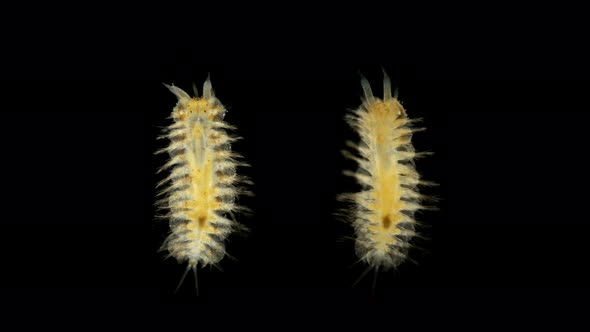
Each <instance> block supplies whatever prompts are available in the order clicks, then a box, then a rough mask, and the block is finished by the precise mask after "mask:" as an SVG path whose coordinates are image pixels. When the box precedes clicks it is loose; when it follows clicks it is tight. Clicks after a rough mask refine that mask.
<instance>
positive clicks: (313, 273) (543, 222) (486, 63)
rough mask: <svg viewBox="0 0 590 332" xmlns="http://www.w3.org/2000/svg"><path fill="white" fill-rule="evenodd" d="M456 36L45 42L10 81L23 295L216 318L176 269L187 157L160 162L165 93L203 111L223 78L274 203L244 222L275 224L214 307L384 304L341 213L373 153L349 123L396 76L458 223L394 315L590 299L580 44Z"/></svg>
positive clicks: (241, 255) (229, 277)
mask: <svg viewBox="0 0 590 332" xmlns="http://www.w3.org/2000/svg"><path fill="white" fill-rule="evenodd" d="M256 31H258V30H256ZM453 32H456V31H455V30H452V31H450V32H448V35H447V33H441V32H439V34H437V35H434V36H432V37H431V38H430V39H428V40H424V39H420V38H415V39H411V38H408V40H409V41H408V40H405V39H404V40H402V39H400V40H399V41H398V42H394V41H391V42H387V41H384V40H380V39H379V38H374V39H373V38H372V37H370V36H363V35H362V34H360V33H358V34H355V35H351V36H350V38H348V37H346V38H345V37H340V39H336V38H332V35H331V34H330V33H329V32H326V33H324V34H322V35H320V36H315V38H314V39H312V40H310V39H307V40H304V39H302V38H298V36H297V34H290V33H286V35H280V36H279V37H276V36H275V37H274V39H273V36H270V37H269V38H268V39H265V40H264V41H260V40H258V39H255V38H254V37H253V36H254V35H256V33H255V32H252V35H251V34H249V33H243V34H239V32H238V34H239V35H238V36H237V38H235V37H236V36H234V38H233V39H231V40H224V39H223V38H217V41H216V42H213V40H215V38H214V36H200V37H195V38H194V40H191V39H187V40H181V41H179V40H177V39H173V38H170V40H168V39H166V38H162V37H159V38H158V39H157V42H156V41H153V40H152V39H150V38H148V37H137V38H131V37H132V36H134V35H133V33H129V34H128V35H127V34H125V35H123V36H118V38H117V39H115V40H113V41H112V42H111V41H101V42H99V43H98V44H95V43H93V42H89V41H88V39H86V41H78V43H74V44H72V43H69V42H59V43H55V42H54V41H52V39H43V38H42V40H44V41H41V42H39V43H38V44H35V47H32V48H29V49H27V50H31V52H22V53H17V54H16V55H14V54H13V56H12V57H10V58H9V60H8V61H6V64H7V66H6V69H5V71H4V73H5V75H4V79H3V81H2V82H3V86H2V89H3V92H2V95H3V96H4V97H3V103H4V107H3V112H2V118H3V124H4V126H3V127H4V130H3V131H2V137H1V139H2V142H3V155H4V158H3V168H5V170H4V172H3V174H4V183H5V184H4V187H5V191H4V199H3V203H4V204H3V205H4V217H3V218H2V228H3V231H2V232H1V236H2V239H1V241H0V245H1V246H2V251H1V252H2V265H3V269H2V270H3V273H2V275H1V276H0V281H1V283H0V286H1V287H2V292H3V293H4V294H8V295H12V296H13V298H25V299H36V298H37V297H42V298H52V299H55V298H59V297H62V296H65V297H68V296H74V297H80V298H83V299H85V300H87V299H89V298H90V299H96V298H102V297H107V298H111V299H118V300H129V301H144V300H145V301H149V302H150V303H152V302H155V303H159V304H161V303H175V302H177V301H179V302H186V301H188V302H193V301H195V298H196V297H195V294H194V293H195V292H194V287H193V284H192V279H191V278H189V279H187V282H186V283H185V284H184V285H183V287H182V288H181V289H180V290H179V292H178V293H177V294H174V289H175V287H176V285H177V282H178V281H179V279H180V276H181V275H182V272H183V271H184V266H181V265H179V264H177V263H176V262H175V261H174V260H173V259H169V260H164V254H163V253H158V252H157V249H158V248H159V246H160V244H161V242H162V241H163V239H164V238H165V236H166V232H167V225H166V223H165V222H162V221H158V220H155V219H154V215H155V210H154V207H153V202H154V196H155V188H154V187H155V183H156V182H157V181H158V180H159V179H161V177H160V176H158V175H156V174H155V172H156V169H157V168H158V167H159V166H160V165H162V164H163V163H164V162H165V157H163V156H154V155H153V152H154V151H155V150H156V149H158V148H161V147H163V146H165V145H164V144H165V142H164V141H156V136H157V135H159V132H160V128H161V127H163V126H166V125H167V124H169V122H168V121H169V120H167V119H166V117H167V116H168V115H169V113H170V111H171V110H172V108H173V106H174V104H175V101H176V100H175V97H174V96H173V95H172V94H171V93H170V92H169V91H168V90H167V89H166V88H165V87H164V86H163V85H162V83H168V84H172V83H173V84H175V85H177V86H179V87H181V88H184V89H186V90H190V86H191V84H192V83H193V82H195V83H196V84H197V85H198V86H199V87H201V84H202V82H203V81H204V80H205V79H206V77H207V75H208V74H210V75H211V80H212V83H213V87H214V89H215V91H216V95H217V96H218V98H219V99H220V100H221V102H222V103H224V105H225V106H226V107H227V108H228V114H227V116H226V120H227V121H228V122H229V123H230V124H233V125H235V126H236V127H237V128H238V130H237V134H238V135H240V136H242V137H244V139H243V140H242V141H239V142H238V143H236V144H235V145H234V146H233V149H234V150H235V151H237V152H239V153H241V154H243V155H244V156H245V159H246V160H247V161H248V162H249V163H250V164H251V165H252V167H251V168H247V169H242V170H241V172H242V173H243V174H244V175H248V176H250V177H251V178H252V180H253V181H254V182H255V185H254V186H253V187H252V191H253V192H254V193H255V194H256V196H255V197H252V198H244V199H243V201H242V202H243V203H244V204H245V205H247V206H248V207H250V208H251V209H252V210H253V215H252V216H250V217H245V216H241V217H239V220H240V221H241V222H243V223H244V224H245V225H246V226H248V227H249V228H250V230H251V231H250V233H249V234H247V235H246V236H243V237H242V236H232V237H230V240H229V242H228V247H227V250H228V253H229V254H231V255H232V256H233V257H235V258H236V259H237V260H232V259H230V258H227V257H226V258H225V259H224V260H223V261H222V262H221V267H222V268H223V272H221V271H218V270H217V269H215V268H213V269H208V268H207V269H204V270H199V284H200V290H201V298H205V299H207V298H234V297H235V298H238V297H239V298H260V297H262V298H265V297H267V298H274V297H280V298H281V299H282V300H284V301H287V299H292V298H324V299H344V298H349V297H350V296H354V297H367V298H370V297H371V279H372V276H371V275H369V276H368V277H367V278H365V279H364V280H362V281H361V282H360V283H359V284H358V285H357V286H355V287H352V284H353V283H354V281H355V280H356V279H357V278H358V277H359V276H360V275H361V273H362V272H363V270H364V267H363V266H362V265H353V264H354V262H355V261H356V258H355V256H354V251H353V243H352V242H351V241H350V240H346V239H344V238H345V237H346V236H351V235H352V229H351V228H350V227H349V226H348V225H346V224H344V223H342V222H340V221H338V220H337V218H335V217H334V213H335V212H336V211H337V209H338V208H339V207H342V206H341V205H340V204H339V203H338V202H337V201H336V200H335V197H336V195H337V194H339V193H341V192H345V191H351V190H355V189H356V186H355V185H354V183H353V181H352V180H351V179H350V178H347V177H345V176H343V175H342V174H341V171H342V170H344V169H347V168H354V164H351V163H350V162H349V161H347V160H345V159H344V158H343V157H342V156H341V155H340V152H339V151H340V150H341V149H342V148H344V142H345V141H346V140H347V139H354V134H353V133H352V132H351V130H350V129H349V128H348V127H347V125H346V124H345V122H344V120H343V117H344V115H345V114H346V112H348V110H349V109H353V108H356V107H357V106H358V105H359V103H360V96H361V88H360V76H359V74H360V73H362V74H363V75H365V76H367V78H368V79H369V81H370V82H371V83H372V85H373V89H374V92H375V94H377V95H381V79H382V76H381V69H382V68H383V69H384V70H385V71H386V72H388V73H389V75H390V76H391V78H392V80H393V83H394V85H395V86H398V87H399V91H400V92H399V96H400V99H401V100H402V103H403V104H404V106H405V107H406V109H407V112H408V114H409V115H410V116H411V117H413V118H423V119H424V120H423V125H424V126H425V127H426V128H427V131H425V132H421V133H418V134H416V135H415V136H414V146H415V147H416V149H417V150H419V151H432V152H434V155H433V156H431V157H428V158H425V159H421V160H419V161H418V162H417V167H418V170H419V171H420V173H421V174H422V175H423V177H424V178H425V179H427V180H431V181H434V182H436V183H439V184H440V186H438V187H433V188H428V189H426V193H428V194H432V195H434V196H436V197H438V198H439V199H440V201H439V202H438V203H437V204H436V205H437V206H438V208H439V209H440V210H439V211H434V212H424V213H420V214H419V215H418V219H419V220H420V221H421V222H422V223H423V224H424V227H423V228H421V229H420V232H421V234H422V235H424V237H425V239H422V240H417V242H416V244H417V245H418V246H419V247H420V248H421V249H416V250H414V251H412V252H411V255H412V258H413V259H414V260H416V261H417V264H413V263H409V262H408V263H405V264H404V265H402V266H401V267H400V268H399V269H398V270H397V271H395V272H392V271H389V272H384V273H382V274H380V275H379V277H378V280H377V287H376V290H375V293H376V295H375V296H376V298H391V297H398V298H405V299H408V298H411V297H412V296H414V297H415V296H418V298H419V299H420V300H425V299H428V298H430V297H433V294H434V295H436V294H481V293H485V294H496V293H497V292H500V293H501V294H504V295H506V296H507V297H506V299H509V298H510V296H512V295H513V294H520V293H521V292H525V293H526V294H529V295H530V294H533V297H534V296H537V297H542V296H544V295H543V294H547V293H551V292H565V293H571V294H580V293H581V292H583V293H585V290H584V289H586V288H587V287H588V280H589V278H590V272H589V271H588V269H587V256H588V249H587V244H586V242H587V240H586V238H587V234H588V230H589V226H588V218H587V217H586V216H585V214H584V210H585V209H584V208H585V203H586V199H585V198H586V194H585V181H584V179H585V177H586V172H587V168H586V165H585V162H584V160H583V159H584V154H585V152H586V150H587V148H586V142H587V139H586V136H587V134H586V132H587V129H586V126H587V124H586V115H587V113H588V104H587V98H586V95H587V93H588V91H589V89H590V83H589V82H588V80H587V74H588V71H587V67H585V66H584V65H582V64H581V62H579V61H578V60H580V59H581V58H583V55H581V54H579V53H576V52H575V51H576V49H575V47H574V48H573V49H572V48H566V46H565V45H569V43H568V42H567V40H566V41H564V39H561V38H555V39H553V41H554V42H553V44H552V47H546V46H547V45H548V44H547V43H543V42H540V41H542V39H541V38H540V37H539V38H538V39H537V38H536V37H532V36H530V35H527V34H521V35H517V36H516V37H513V38H511V39H508V40H506V42H505V43H504V42H502V43H498V42H497V40H496V38H491V37H490V36H488V35H486V36H488V37H490V38H486V39H485V41H481V40H480V39H479V38H473V39H472V38H470V37H469V36H465V38H461V39H459V40H457V39H453V38H452V36H455V35H454V34H453ZM92 36H93V37H94V35H93V34H92ZM449 36H450V37H449ZM479 36H480V37H481V35H479ZM519 36H520V37H524V36H528V37H527V38H520V37H519ZM138 38H139V39H138ZM363 38H365V39H363ZM40 40H41V39H40ZM48 40H49V41H48ZM90 40H92V38H90ZM523 40H525V41H526V42H525V45H523V44H522V43H523V42H522V41H523ZM64 43H65V47H64ZM529 44H530V45H529ZM351 265H353V266H351ZM415 294H418V295H415ZM85 300H82V301H85ZM93 301H94V300H93Z"/></svg>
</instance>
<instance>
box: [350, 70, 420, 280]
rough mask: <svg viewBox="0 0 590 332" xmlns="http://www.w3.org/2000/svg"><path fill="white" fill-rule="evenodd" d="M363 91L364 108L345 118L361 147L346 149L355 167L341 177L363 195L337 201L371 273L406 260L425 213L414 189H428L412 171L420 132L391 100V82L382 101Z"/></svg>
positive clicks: (365, 85) (367, 87)
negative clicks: (356, 184)
mask: <svg viewBox="0 0 590 332" xmlns="http://www.w3.org/2000/svg"><path fill="white" fill-rule="evenodd" d="M362 85H363V88H364V91H365V97H364V100H363V103H362V105H361V106H360V107H359V108H358V109H357V110H355V111H354V112H353V113H352V114H350V115H348V116H347V118H346V119H347V121H348V123H349V124H350V125H351V126H352V128H353V129H354V130H355V131H356V132H357V133H358V135H359V137H360V143H359V144H358V145H357V144H353V143H349V144H348V145H349V146H350V147H351V148H353V149H354V150H356V151H355V152H356V153H354V154H353V153H350V152H347V151H344V154H345V156H346V157H348V158H351V159H353V160H355V161H356V162H357V163H358V165H359V169H358V170H357V171H356V172H352V171H346V172H345V174H346V175H349V176H352V177H354V178H355V179H356V180H357V181H358V182H359V183H360V184H361V185H362V187H363V189H362V191H360V192H357V193H349V194H344V195H342V196H341V198H342V199H343V200H345V201H348V202H350V203H351V205H350V208H349V209H348V213H347V214H348V217H349V218H350V220H351V222H352V224H353V226H354V229H355V233H356V240H355V249H356V253H357V255H358V257H359V258H360V260H362V261H365V262H366V263H367V264H369V266H371V267H375V268H380V267H383V268H384V269H388V268H391V267H397V266H398V265H399V264H401V263H402V262H403V261H404V260H406V259H407V258H408V249H409V248H410V247H411V244H410V240H411V239H412V237H414V236H415V235H416V232H415V224H416V221H415V219H414V213H415V212H416V211H418V210H420V209H422V208H424V206H422V205H421V204H420V201H421V200H422V199H423V198H424V196H423V195H421V194H420V193H419V192H418V185H419V184H427V183H426V182H424V181H421V180H420V175H419V174H418V172H417V171H416V169H415V167H414V158H415V157H417V156H419V155H420V154H419V153H416V152H415V151H414V148H413V146H412V143H411V137H412V133H414V132H416V131H417V130H418V129H413V128H412V127H410V124H411V123H412V120H410V119H409V118H408V116H407V114H406V111H405V109H404V108H403V106H402V105H401V104H400V102H399V101H398V99H397V97H392V95H391V84H390V82H389V78H388V77H387V76H385V79H384V98H383V99H379V98H376V97H374V96H373V93H372V91H371V87H370V85H369V83H368V81H366V80H365V79H363V80H362Z"/></svg>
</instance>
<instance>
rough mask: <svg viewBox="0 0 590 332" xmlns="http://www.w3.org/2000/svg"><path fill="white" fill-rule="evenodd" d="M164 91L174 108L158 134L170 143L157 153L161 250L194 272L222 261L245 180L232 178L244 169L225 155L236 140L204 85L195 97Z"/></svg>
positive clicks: (233, 156) (176, 90)
mask: <svg viewBox="0 0 590 332" xmlns="http://www.w3.org/2000/svg"><path fill="white" fill-rule="evenodd" d="M167 87H168V88H169V89H170V91H172V92H173V93H174V94H175V95H176V96H177V97H178V103H177V104H176V106H175V107H174V110H173V111H172V115H171V118H172V119H173V123H172V124H171V125H170V126H169V127H168V128H167V130H166V132H165V134H164V135H163V138H167V139H168V140H169V141H170V144H169V146H168V147H166V148H165V149H162V150H160V151H159V152H167V153H168V154H169V155H170V160H169V162H168V163H167V164H166V165H164V166H163V167H162V168H161V169H160V171H163V170H170V173H169V175H168V176H167V177H166V178H165V179H164V180H162V181H161V182H160V183H159V185H158V186H159V187H160V186H164V189H162V190H161V191H160V193H159V195H160V196H162V199H161V200H160V201H159V205H160V207H161V208H163V209H164V210H165V211H166V214H165V217H166V218H167V219H168V220H169V223H170V235H169V236H168V237H167V239H166V241H165V242H164V244H163V246H162V249H164V250H167V251H168V252H169V255H170V256H172V257H174V258H176V259H177V260H178V261H179V262H187V263H188V267H187V271H188V268H192V269H193V271H195V273H196V267H197V266H198V265H199V264H200V265H202V266H206V265H210V264H216V263H218V262H219V261H220V260H221V259H222V258H223V257H224V256H225V254H226V252H225V243H224V242H225V239H226V237H227V236H228V235H229V234H230V233H232V231H234V230H235V229H236V228H238V227H239V224H238V223H237V222H235V221H234V220H232V219H233V212H235V211H238V210H240V209H241V207H240V206H238V205H237V204H236V202H235V199H236V198H237V196H238V195H239V194H240V193H242V192H244V191H243V190H242V189H241V188H240V187H239V186H238V184H239V183H243V182H247V181H246V180H244V179H243V178H241V177H239V176H237V175H236V167H237V166H241V165H245V164H244V163H241V162H239V161H238V160H237V159H239V156H238V155H237V154H235V153H233V152H232V151H231V147H230V143H231V142H233V141H235V140H236V138H235V137H232V136H230V135H229V134H228V130H231V129H232V127H231V126H230V125H228V124H227V123H225V122H224V121H223V118H224V115H225V112H226V110H225V108H224V107H223V105H222V104H221V103H220V102H219V100H218V99H217V98H216V97H215V96H214V94H213V90H212V88H211V83H210V81H209V80H207V81H206V82H205V84H204V86H203V96H202V97H201V98H199V97H198V95H196V96H195V97H190V96H189V95H188V94H187V93H186V92H184V91H183V90H181V89H179V88H178V87H175V86H167ZM195 90H196V89H195ZM183 278H184V277H183Z"/></svg>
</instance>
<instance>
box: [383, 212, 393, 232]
mask: <svg viewBox="0 0 590 332" xmlns="http://www.w3.org/2000/svg"><path fill="white" fill-rule="evenodd" d="M389 226H391V218H390V217H389V215H386V216H385V217H383V228H385V229H387V228H389Z"/></svg>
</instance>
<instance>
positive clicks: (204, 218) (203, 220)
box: [199, 216, 207, 228]
mask: <svg viewBox="0 0 590 332" xmlns="http://www.w3.org/2000/svg"><path fill="white" fill-rule="evenodd" d="M205 220H207V217H204V216H200V217H199V228H201V227H203V226H205Z"/></svg>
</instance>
